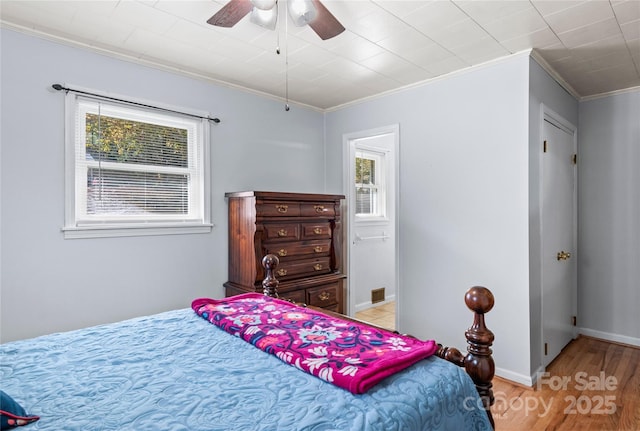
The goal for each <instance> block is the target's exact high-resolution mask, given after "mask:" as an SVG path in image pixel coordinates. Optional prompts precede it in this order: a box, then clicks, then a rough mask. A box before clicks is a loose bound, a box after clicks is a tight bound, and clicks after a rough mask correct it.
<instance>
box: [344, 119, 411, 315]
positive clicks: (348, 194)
mask: <svg viewBox="0 0 640 431" xmlns="http://www.w3.org/2000/svg"><path fill="white" fill-rule="evenodd" d="M388 134H391V135H393V142H394V144H393V151H394V153H395V157H394V163H393V166H392V170H393V181H394V189H395V193H394V200H393V202H388V204H389V205H393V206H394V208H395V222H394V226H393V230H394V234H393V238H394V241H395V250H396V253H395V262H394V268H395V274H394V280H395V283H396V305H395V320H396V328H397V327H398V303H399V301H398V299H399V296H400V291H401V289H400V272H399V271H398V268H399V264H400V259H399V254H400V253H399V252H398V250H399V226H400V223H398V220H399V215H400V169H399V167H400V125H399V124H397V123H396V124H391V125H388V126H382V127H376V128H373V129H367V130H362V131H358V132H351V133H345V134H343V135H342V150H343V152H342V161H343V169H342V172H343V180H342V184H343V193H344V196H345V211H343V214H347V215H348V217H346V220H345V221H346V223H343V227H344V232H345V237H344V238H345V241H344V248H343V250H344V254H343V260H344V262H343V264H344V267H345V268H347V279H346V286H347V304H346V305H347V307H346V314H347V315H349V316H354V315H355V292H354V291H353V289H351V285H353V286H355V283H353V280H354V279H357V275H355V269H354V268H352V262H353V259H351V250H352V245H353V238H352V235H353V221H354V220H355V214H354V208H353V206H352V205H351V201H352V199H353V194H354V192H353V190H352V187H351V178H353V176H354V169H353V166H351V142H352V141H355V140H359V139H363V138H371V137H374V136H379V135H388Z"/></svg>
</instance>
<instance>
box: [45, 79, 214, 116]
mask: <svg viewBox="0 0 640 431" xmlns="http://www.w3.org/2000/svg"><path fill="white" fill-rule="evenodd" d="M51 87H52V88H53V89H54V90H57V91H61V90H64V91H66V92H69V91H72V92H74V93H79V94H88V95H89V96H96V97H100V98H103V99H109V100H115V101H117V102H123V103H127V104H129V105H136V106H143V107H145V108H151V109H158V110H160V111H166V112H173V113H174V114H182V115H188V116H190V117H195V118H200V119H202V120H209V121H213V122H214V123H216V124H218V123H219V122H220V119H219V118H217V117H216V118H211V117H203V116H201V115H195V114H190V113H188V112H181V111H174V110H173V109H167V108H161V107H159V106H153V105H146V104H144V103H138V102H132V101H130V100H124V99H118V98H117V97H110V96H103V95H102V94H97V93H91V92H88V91H82V90H75V89H73V88H67V87H63V86H62V85H60V84H53V85H52V86H51Z"/></svg>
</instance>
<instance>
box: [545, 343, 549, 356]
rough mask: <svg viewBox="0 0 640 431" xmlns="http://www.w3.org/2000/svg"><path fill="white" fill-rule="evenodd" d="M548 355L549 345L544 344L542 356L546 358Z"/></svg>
mask: <svg viewBox="0 0 640 431" xmlns="http://www.w3.org/2000/svg"><path fill="white" fill-rule="evenodd" d="M548 354H549V345H548V344H547V343H544V355H545V356H547V355H548Z"/></svg>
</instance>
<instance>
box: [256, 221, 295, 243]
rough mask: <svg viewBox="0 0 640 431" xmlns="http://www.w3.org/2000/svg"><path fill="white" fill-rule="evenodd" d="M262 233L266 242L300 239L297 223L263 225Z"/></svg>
mask: <svg viewBox="0 0 640 431" xmlns="http://www.w3.org/2000/svg"><path fill="white" fill-rule="evenodd" d="M264 232H265V236H266V239H268V240H276V239H280V240H284V239H289V240H294V239H300V225H299V224H298V223H282V224H280V223H277V224H265V225H264Z"/></svg>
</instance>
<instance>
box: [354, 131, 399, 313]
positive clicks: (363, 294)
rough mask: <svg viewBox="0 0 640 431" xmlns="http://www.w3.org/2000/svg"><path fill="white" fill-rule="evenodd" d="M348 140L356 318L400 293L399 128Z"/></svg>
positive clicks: (365, 132)
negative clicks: (359, 312)
mask: <svg viewBox="0 0 640 431" xmlns="http://www.w3.org/2000/svg"><path fill="white" fill-rule="evenodd" d="M344 143H345V150H346V152H345V160H346V161H347V163H348V166H345V168H346V169H345V174H346V175H345V196H346V202H347V213H348V220H349V223H348V226H347V229H346V231H347V237H346V238H347V241H346V244H345V245H346V252H347V260H348V265H347V268H348V274H347V280H348V304H349V306H348V312H349V314H350V315H352V316H353V315H355V313H356V312H358V311H362V310H364V309H367V308H369V307H371V306H374V305H375V306H377V305H381V304H383V303H385V302H391V301H394V300H395V298H396V295H397V288H398V285H397V284H398V283H397V280H398V274H397V253H396V250H397V226H396V219H397V208H396V207H397V147H398V126H397V125H395V126H389V127H385V128H380V129H375V130H368V131H364V132H360V133H355V134H349V135H345V137H344ZM383 292H384V293H383ZM373 301H376V302H375V303H374V302H373ZM377 301H380V302H377Z"/></svg>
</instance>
